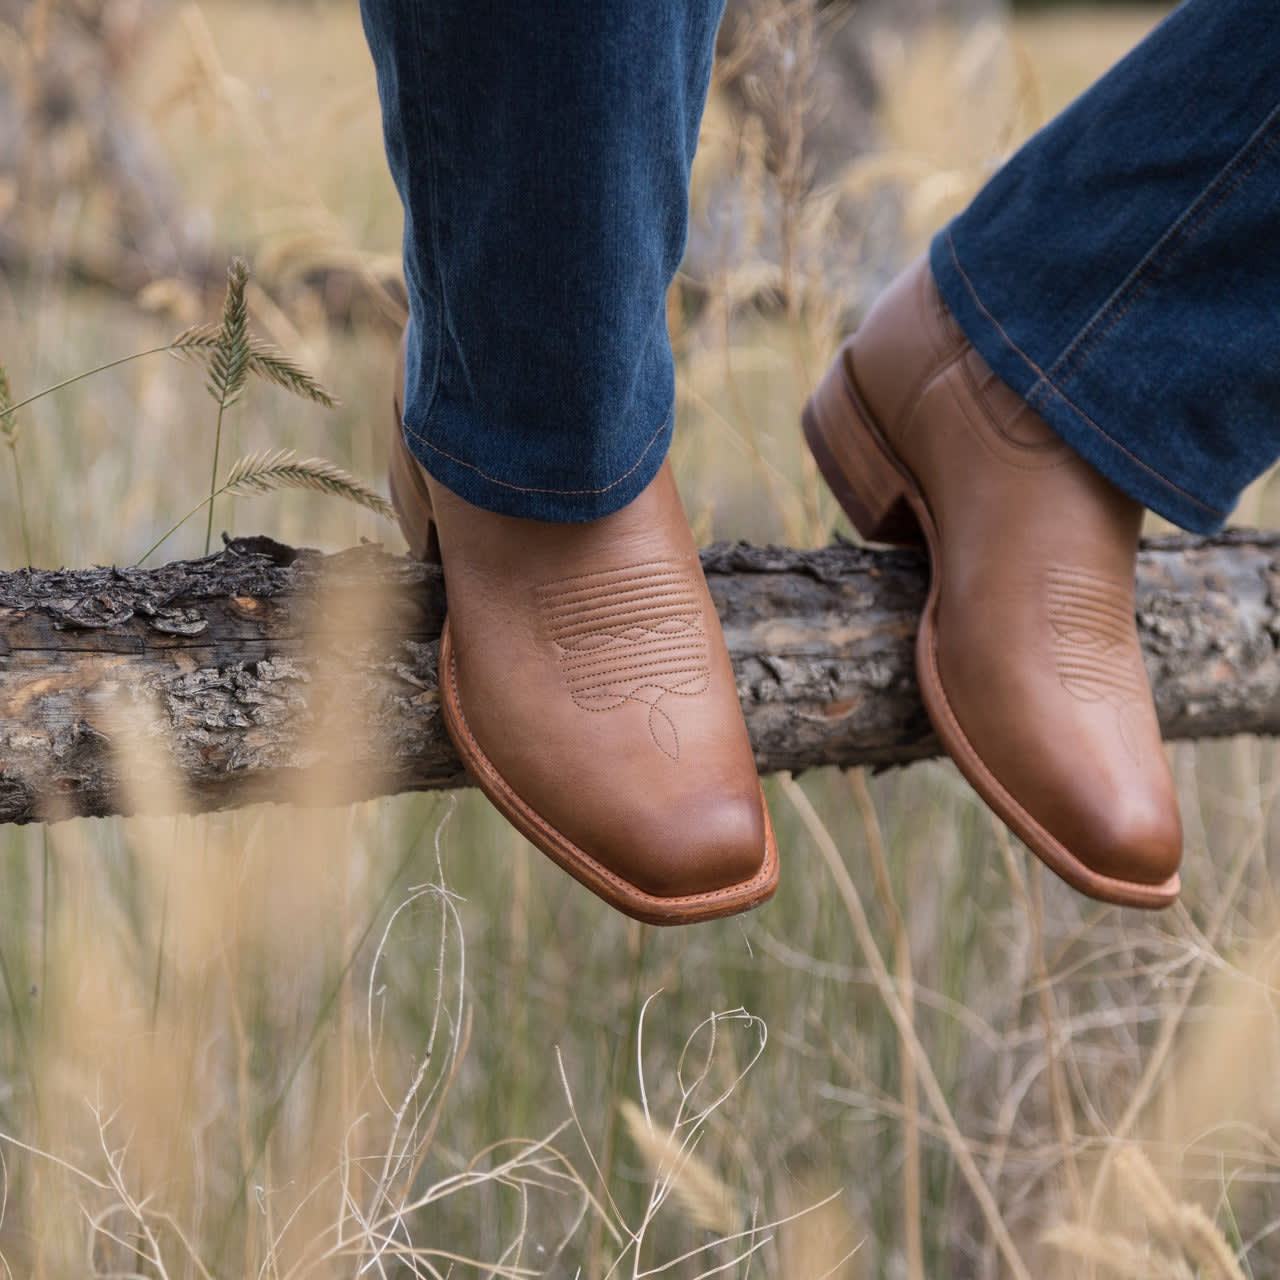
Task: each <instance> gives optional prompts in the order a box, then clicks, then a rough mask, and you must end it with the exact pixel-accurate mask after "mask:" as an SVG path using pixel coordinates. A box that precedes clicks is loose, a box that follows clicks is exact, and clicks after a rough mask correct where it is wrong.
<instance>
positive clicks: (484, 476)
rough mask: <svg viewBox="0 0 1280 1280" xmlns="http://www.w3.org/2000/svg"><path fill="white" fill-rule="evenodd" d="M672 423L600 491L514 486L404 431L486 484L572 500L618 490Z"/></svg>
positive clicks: (665, 423)
mask: <svg viewBox="0 0 1280 1280" xmlns="http://www.w3.org/2000/svg"><path fill="white" fill-rule="evenodd" d="M670 423H671V418H670V417H666V418H664V419H663V420H662V422H661V424H660V425H659V427H658V429H657V430H656V431H655V432H654V433H653V435H651V436H650V437H649V440H648V442H647V443H646V444H645V446H644V448H643V449H642V450H641V451H640V456H639V457H638V458H637V459H636V460H635V462H633V463H632V464H631V466H629V467H628V468H627V469H626V470H625V471H624V472H623V473H622V474H621V475H620V476H619V477H618V478H617V479H616V480H612V481H610V482H609V483H608V484H606V485H604V486H603V487H602V488H599V489H542V488H538V487H537V486H536V485H524V484H512V483H511V482H510V481H509V480H499V479H498V477H497V476H491V475H490V474H489V473H488V472H487V471H484V470H482V469H481V468H480V467H477V466H476V465H475V463H473V462H467V461H466V460H465V459H463V458H458V457H455V456H454V455H453V454H452V453H450V452H449V451H448V450H447V449H441V448H440V447H439V446H438V445H434V444H432V443H431V441H430V440H428V439H426V438H425V437H424V436H421V435H419V434H418V432H417V431H415V430H414V429H413V428H412V427H410V426H408V425H407V424H406V425H405V428H404V431H405V434H406V435H409V436H412V437H413V438H414V440H416V441H417V442H418V443H419V444H420V445H422V446H423V448H425V449H430V450H431V452H432V453H436V454H439V455H440V457H442V458H446V459H448V461H450V462H452V463H454V464H455V465H456V466H459V467H466V469H467V470H468V471H474V472H475V474H476V475H477V476H479V477H480V479H481V480H483V481H485V483H486V484H493V485H497V486H499V487H500V488H502V489H511V490H513V491H514V492H516V493H550V494H556V495H558V496H561V497H566V498H572V497H581V496H590V495H598V494H602V493H608V492H609V490H610V489H616V488H617V487H618V486H619V485H620V484H622V482H623V481H624V480H626V479H627V478H628V477H630V476H631V475H633V474H634V473H635V472H636V471H638V470H639V469H640V466H641V464H642V463H643V462H644V460H645V458H646V457H648V455H649V450H650V449H652V448H653V446H654V445H655V444H656V443H657V441H658V440H660V439H661V438H662V435H663V432H665V431H666V430H667V427H668V426H669V425H670Z"/></svg>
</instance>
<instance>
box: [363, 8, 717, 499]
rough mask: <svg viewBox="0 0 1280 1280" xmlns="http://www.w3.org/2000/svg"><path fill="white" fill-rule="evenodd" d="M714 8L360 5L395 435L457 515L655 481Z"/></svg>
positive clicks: (668, 424) (671, 378)
mask: <svg viewBox="0 0 1280 1280" xmlns="http://www.w3.org/2000/svg"><path fill="white" fill-rule="evenodd" d="M722 7H723V0H589V2H588V0H535V2H534V3H528V4H519V3H510V2H509V0H362V3H361V13H362V16H363V18H364V24H365V32H366V35H367V37H368V40H369V46H370V49H371V51H372V53H373V60H374V66H375V68H376V70H377V76H378V93H379V97H380V99H381V103H382V115H383V131H384V135H385V140H386V147H387V156H388V160H389V162H390V166H391V173H392V176H393V177H394V179H395V181H396V185H397V187H398V189H399V192H400V197H401V200H402V202H403V204H404V208H405V230H404V267H405V278H406V283H407V285H408V292H409V309H410V325H409V342H408V348H407V359H406V375H405V402H404V429H405V438H406V440H407V441H408V444H409V447H410V449H411V451H412V452H413V453H414V455H415V456H416V457H417V458H418V459H419V461H420V462H422V464H423V465H424V466H425V467H426V468H427V469H428V470H429V471H430V472H431V474H432V475H433V476H435V477H436V479H438V480H439V481H440V482H441V483H442V484H444V485H445V486H446V487H447V488H449V489H452V490H453V491H454V492H455V493H457V494H458V495H460V496H461V497H463V498H465V499H466V500H467V501H469V502H471V503H473V504H475V505H477V506H481V507H485V508H487V509H490V510H495V511H500V512H503V513H505V514H507V515H514V516H524V517H528V518H531V519H540V520H558V521H575V520H590V519H592V518H594V517H596V516H602V515H607V514H609V513H610V512H612V511H615V510H618V509H619V508H621V507H623V506H625V505H626V504H627V503H628V502H630V501H631V499H632V498H634V497H636V496H637V495H638V494H639V493H641V492H642V491H643V490H644V489H645V488H646V487H647V486H648V484H649V482H650V480H652V479H653V477H654V475H655V474H656V472H657V470H658V468H659V467H660V466H661V464H662V461H663V459H664V457H665V456H666V453H667V448H668V446H669V444H670V441H671V428H672V414H673V408H674V404H675V373H674V365H673V360H672V354H671V344H670V341H669V339H668V335H667V315H666V298H667V289H668V287H669V285H670V283H671V280H672V278H673V277H674V275H675V271H676V268H677V267H678V266H679V265H680V259H681V257H682V256H683V254H684V247H685V240H686V234H687V227H688V184H689V169H690V166H691V164H692V163H693V153H694V148H695V147H696V145H697V140H698V127H699V125H700V123H701V119H702V109H703V105H704V103H705V101H706V94H707V86H708V83H709V81H710V78H711V61H712V53H713V50H714V46H715V34H716V28H717V26H718V25H719V21H720V14H721V11H722Z"/></svg>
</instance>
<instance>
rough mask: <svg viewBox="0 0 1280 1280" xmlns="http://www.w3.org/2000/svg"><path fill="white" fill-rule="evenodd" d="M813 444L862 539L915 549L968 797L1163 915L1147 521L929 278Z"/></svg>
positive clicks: (1172, 874) (908, 287) (926, 636)
mask: <svg viewBox="0 0 1280 1280" xmlns="http://www.w3.org/2000/svg"><path fill="white" fill-rule="evenodd" d="M804 430H805V436H806V439H807V441H808V444H809V447H810V449H811V450H812V452H813V455H814V458H815V459H816V461H817V463H818V466H819V468H820V470H821V471H822V473H823V475H824V476H825V478H826V480H827V482H828V483H829V484H830V486H831V488H832V491H833V492H834V493H835V495H836V497H837V499H838V500H839V501H840V504H841V506H842V507H843V508H844V510H845V511H846V513H847V514H848V515H849V518H850V519H851V520H852V521H853V523H854V525H855V526H856V527H857V528H858V530H859V531H860V532H861V533H862V534H863V536H864V537H867V538H869V539H871V540H873V541H887V542H898V543H905V542H911V541H916V542H919V541H923V542H924V543H925V545H926V546H927V547H928V550H929V556H930V560H931V563H932V582H931V586H930V591H929V597H928V601H927V603H926V605H925V609H924V614H923V617H922V618H921V623H920V630H919V634H918V638H917V647H916V669H917V673H918V676H919V680H920V689H921V693H922V694H923V696H924V702H925V706H926V708H927V709H928V712H929V716H930V718H931V720H932V721H933V726H934V728H935V730H936V731H937V734H938V737H939V738H940V739H941V740H942V744H943V746H944V747H945V748H946V750H947V751H948V752H949V753H950V755H951V757H952V759H954V760H955V762H956V764H957V765H958V766H959V768H960V771H961V772H962V773H963V774H964V775H965V777H966V778H967V779H968V780H969V782H970V783H971V784H972V785H973V787H974V789H975V790H976V791H977V792H978V793H979V794H980V795H981V796H982V798H983V799H984V800H985V801H986V802H987V803H988V804H989V805H990V806H991V808H992V809H993V810H994V811H995V812H996V813H997V814H998V815H999V816H1000V817H1001V818H1002V819H1003V820H1004V821H1005V822H1006V823H1007V824H1008V825H1009V827H1010V828H1012V830H1013V831H1014V832H1016V833H1017V834H1018V835H1019V836H1020V837H1021V838H1022V839H1023V840H1024V841H1025V842H1026V843H1027V845H1028V846H1029V847H1030V848H1031V849H1032V851H1033V852H1034V853H1036V854H1037V855H1038V856H1039V857H1040V858H1041V859H1042V860H1043V861H1044V862H1045V863H1046V864H1047V865H1048V866H1049V867H1051V868H1052V869H1053V870H1054V871H1056V872H1057V873H1058V875H1060V876H1061V877H1062V878H1063V879H1064V880H1065V881H1067V883H1068V884H1070V885H1073V886H1074V887H1075V888H1077V889H1079V890H1080V891H1081V892H1082V893H1086V894H1089V895H1090V896H1091V897H1095V898H1100V899H1102V900H1104V901H1107V902H1115V903H1121V904H1124V905H1127V906H1137V907H1162V906H1166V905H1167V904H1169V903H1171V902H1173V901H1174V899H1175V898H1176V897H1177V895H1178V890H1179V880H1178V864H1179V861H1180V860H1181V856H1182V828H1181V823H1180V821H1179V817H1178V805H1177V799H1176V796H1175V794H1174V788H1173V780H1172V777H1171V775H1170V773H1169V767H1168V764H1167V762H1166V760H1165V756H1164V752H1163V749H1162V746H1161V741H1160V730H1159V725H1158V724H1157V721H1156V713H1155V707H1154V704H1153V702H1152V699H1151V689H1150V686H1149V684H1148V681H1147V675H1146V670H1145V668H1144V667H1143V663H1142V654H1141V651H1140V649H1139V646H1138V637H1137V630H1136V627H1135V624H1134V600H1133V584H1134V564H1135V556H1136V554H1137V547H1138V534H1139V528H1140V525H1141V521H1142V507H1141V506H1140V505H1139V504H1138V503H1137V502H1136V501H1134V500H1133V499H1132V498H1130V497H1128V496H1127V495H1125V494H1123V493H1121V492H1120V490H1118V489H1116V488H1115V487H1114V486H1113V485H1112V484H1111V483H1110V482H1109V481H1107V480H1106V479H1104V478H1103V476H1101V475H1100V474H1099V473H1098V472H1097V471H1095V470H1094V469H1093V468H1092V467H1090V466H1089V465H1088V464H1087V463H1086V462H1085V461H1084V460H1083V459H1082V458H1080V457H1079V455H1078V454H1076V453H1075V452H1074V451H1073V450H1072V449H1070V448H1069V447H1068V445H1066V444H1065V443H1064V442H1063V441H1062V440H1061V439H1060V438H1059V437H1058V436H1057V435H1055V434H1054V433H1053V431H1051V430H1050V428H1049V427H1048V426H1047V425H1046V424H1045V423H1044V421H1043V420H1042V419H1041V418H1040V417H1039V416H1038V415H1037V414H1035V413H1034V412H1033V411H1032V410H1031V409H1030V408H1029V407H1028V406H1027V404H1026V403H1025V402H1024V401H1023V400H1022V399H1021V398H1019V397H1018V396H1017V395H1016V394H1015V393H1014V392H1013V391H1011V390H1010V389H1009V388H1008V387H1007V386H1005V385H1004V383H1002V382H1000V381H999V380H998V379H997V378H996V376H995V375H994V374H993V373H992V372H991V370H990V368H989V367H988V366H987V364H986V363H985V361H983V359H982V358H981V356H979V355H978V353H977V352H976V351H975V350H974V349H973V347H972V346H971V345H970V343H969V342H968V341H967V339H966V338H965V336H964V334H963V333H962V332H961V330H960V328H959V326H958V325H957V324H956V323H955V320H954V319H953V318H952V316H951V313H950V312H949V311H948V310H947V308H946V305H945V304H944V303H943V301H942V298H941V296H940V295H939V293H938V290H937V288H936V286H935V285H934V282H933V277H932V275H931V274H930V272H929V268H928V264H927V262H926V261H925V260H924V259H921V260H919V261H918V262H916V263H915V264H914V265H913V266H912V267H910V268H908V270H907V271H906V272H904V273H903V275H902V276H900V277H899V278H898V280H897V281H896V282H895V283H894V284H893V285H892V286H891V287H890V288H889V290H888V291H887V292H886V293H885V294H884V296H883V297H882V298H881V299H880V300H879V301H878V302H877V303H876V305H875V306H874V307H873V308H872V310H871V312H870V314H869V315H868V316H867V319H866V321H865V322H864V324H863V325H862V327H861V328H860V329H859V331H858V333H857V334H856V335H855V336H854V337H852V338H851V339H849V340H848V341H847V342H846V343H845V345H844V347H843V348H842V350H841V352H840V354H839V356H838V358H837V359H836V361H835V363H834V364H833V366H832V367H831V369H830V370H829V371H828V373H827V375H826V377H825V378H824V380H823V382H822V384H821V385H820V386H819V388H818V390H817V391H816V392H815V393H814V395H813V397H812V399H811V400H810V402H809V404H808V405H807V406H806V408H805V411H804Z"/></svg>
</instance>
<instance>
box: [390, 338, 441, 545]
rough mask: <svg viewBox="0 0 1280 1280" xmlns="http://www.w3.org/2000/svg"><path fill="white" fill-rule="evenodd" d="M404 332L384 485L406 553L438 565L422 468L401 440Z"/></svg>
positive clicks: (436, 542) (399, 357)
mask: <svg viewBox="0 0 1280 1280" xmlns="http://www.w3.org/2000/svg"><path fill="white" fill-rule="evenodd" d="M407 335H408V329H406V330H405V332H404V333H403V334H401V336H400V354H399V356H398V357H397V359H396V382H395V393H394V395H393V396H392V399H391V407H392V409H393V411H394V413H395V418H394V420H393V422H392V424H391V425H392V436H391V461H390V462H389V463H388V464H387V484H388V487H389V488H390V490H391V505H392V506H393V507H394V508H395V512H396V520H397V521H398V522H399V524H400V532H401V533H402V534H404V540H405V541H406V542H407V543H408V544H409V554H410V555H411V556H412V557H413V558H414V559H415V560H421V561H423V562H424V563H426V564H439V563H440V538H439V535H438V534H437V533H436V522H435V517H434V516H433V515H432V512H431V492H430V490H428V488H427V482H426V480H425V479H424V478H423V474H422V467H421V466H419V464H418V460H417V458H415V457H414V456H413V454H411V453H410V452H409V446H408V445H407V444H405V442H404V430H403V428H402V427H401V425H400V424H401V421H402V420H403V418H404V413H403V411H402V409H401V405H400V396H401V390H400V389H401V387H403V386H404V348H405V339H406V337H407Z"/></svg>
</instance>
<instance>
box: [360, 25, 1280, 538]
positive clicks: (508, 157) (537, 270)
mask: <svg viewBox="0 0 1280 1280" xmlns="http://www.w3.org/2000/svg"><path fill="white" fill-rule="evenodd" d="M721 5H722V0H592V2H591V3H586V2H584V0H538V2H537V3H535V4H526V5H518V4H509V3H499V2H496V0H465V2H464V0H362V2H361V8H362V12H363V16H364V21H365V29H366V32H367V34H368V38H369V44H370V48H371V50H372V53H373V58H374V64H375V67H376V70H377V75H378V88H379V95H380V98H381V101H382V109H383V123H384V131H385V137H386V146H387V155H388V158H389V161H390V166H391V171H392V174H393V176H394V178H395V180H396V184H397V186H398V188H399V191H400V195H401V199H402V200H403V202H404V206H405V235H404V263H405V275H406V281H407V284H408V291H409V304H410V314H411V320H410V341H409V345H408V361H407V371H406V385H405V411H404V419H405V421H404V429H405V435H406V439H407V440H408V442H409V446H410V448H411V450H412V451H413V453H414V454H415V456H416V457H417V458H418V459H419V460H420V461H421V462H422V463H423V465H424V466H426V468H427V469H428V470H429V471H430V472H431V473H432V475H434V476H435V477H436V478H437V479H438V480H439V481H440V482H441V483H443V484H444V485H446V486H447V487H449V488H450V489H452V490H454V492H456V493H458V494H459V495H461V496H462V497H463V498H465V499H467V500H468V501H470V502H472V503H475V504H476V505H478V506H481V507H485V508H488V509H490V510H495V511H500V512H503V513H505V514H508V515H514V516H524V517H529V518H533V519H543V520H562V521H574V520H589V519H593V518H595V517H597V516H601V515H606V514H608V513H609V512H611V511H614V510H617V509H618V508H620V507H622V506H624V505H625V504H626V503H627V502H629V501H630V500H631V498H633V497H634V496H636V494H638V493H639V492H640V491H641V490H642V489H644V487H645V486H646V485H647V484H648V483H649V481H650V479H652V477H653V475H654V473H655V472H656V471H657V469H658V467H659V465H660V464H661V461H662V459H663V457H664V456H665V453H666V450H667V447H668V444H669V441H670V434H671V427H672V407H673V403H674V379H673V362H672V355H671V348H670V344H669V341H668V338H667V330H666V312H665V299H666V292H667V288H668V286H669V284H670V282H671V279H672V277H673V275H674V273H675V270H676V267H677V266H678V264H679V261H680V257H681V255H682V253H683V250H684V244H685V235H686V226H687V201H688V194H687V193H688V175H689V167H690V164H691V162H692V158H693V152H694V147H695V144H696V140H697V134H698V125H699V122H700V119H701V114H702V108H703V105H704V101H705V96H706V90H707V83H708V79H709V75H710V67H711V57H712V51H713V46H714V41H715V30H716V26H717V24H718V22H719V18H720V11H721ZM1278 197H1280V13H1278V12H1277V9H1276V5H1275V0H1187V2H1186V3H1185V4H1184V5H1183V6H1182V7H1181V8H1180V9H1178V10H1177V11H1175V13H1174V14H1172V15H1171V16H1170V17H1169V18H1168V19H1167V20H1166V21H1165V22H1164V23H1163V24H1162V25H1161V26H1160V27H1159V28H1158V29H1157V30H1156V31H1155V32H1154V33H1153V34H1152V35H1151V36H1150V37H1149V38H1148V39H1147V40H1146V41H1144V42H1143V44H1141V45H1140V46H1139V47H1138V48H1137V49H1136V50H1135V51H1134V52H1133V53H1132V54H1131V55H1130V56H1129V57H1128V58H1126V59H1125V60H1124V61H1123V62H1121V63H1120V64H1119V65H1118V66H1117V67H1116V68H1115V69H1114V70H1113V71H1112V72H1111V73H1109V74H1108V75H1107V76H1106V77H1104V78H1103V79H1102V80H1101V81H1100V82H1099V83H1098V84H1097V85H1096V86H1095V87H1094V88H1093V89H1091V90H1090V91H1089V92H1088V93H1086V94H1085V95H1084V96H1083V97H1082V98H1081V99H1080V100H1079V101H1078V102H1077V103H1075V104H1074V105H1073V106H1072V107H1070V108H1068V109H1067V111H1065V112H1064V113H1063V114H1062V115H1061V116H1059V117H1058V118H1057V119H1056V120H1055V121H1053V122H1052V123H1051V124H1050V125H1048V126H1047V127H1046V128H1045V129H1043V130H1041V131H1040V133H1038V134H1037V135H1036V136H1035V137H1034V138H1032V139H1031V140H1030V141H1029V142H1028V143H1027V144H1026V145H1025V146H1024V147H1023V148H1022V149H1021V150H1020V151H1019V152H1018V153H1017V155H1015V156H1014V157H1013V159H1012V160H1011V161H1010V162H1009V164H1008V165H1006V166H1005V167H1004V168H1003V169H1002V170H1001V171H1000V172H999V173H998V174H997V175H996V176H995V177H994V178H993V179H992V181H991V182H990V183H989V184H988V186H987V187H986V188H985V189H984V190H983V191H982V192H981V193H980V194H979V195H978V197H977V199H976V200H975V201H974V202H973V204H972V205H971V206H970V207H969V208H968V209H967V210H966V211H965V212H964V213H963V214H961V215H960V217H958V218H957V219H956V220H955V221H954V222H953V223H952V224H951V225H950V226H949V227H947V228H945V229H944V230H943V231H942V232H940V233H939V235H938V236H937V238H936V239H935V241H934V243H933V246H932V250H931V265H932V267H933V271H934V274H935V277H936V278H937V281H938V286H939V288H940V289H941V291H942V294H943V297H944V298H945V299H946V301H947V302H948V304H949V305H950V306H951V308H952V310H953V311H954V312H955V315H956V318H957V320H958V321H959V323H960V325H961V327H962V328H963V329H964V330H965V332H966V333H967V335H968V336H969V338H970V339H971V340H972V341H973V343H974V345H975V346H976V347H977V348H978V350H979V351H980V352H981V353H982V354H983V356H984V357H985V358H986V359H987V361H988V363H989V364H990V365H991V366H992V367H993V369H994V370H995V371H996V373H997V374H998V375H999V376H1000V377H1001V378H1002V379H1003V380H1004V381H1006V382H1007V383H1008V384H1009V385H1010V386H1012V387H1013V388H1014V389H1015V390H1016V391H1018V392H1019V393H1020V394H1022V395H1023V396H1025V397H1026V398H1027V399H1028V400H1030V401H1031V403H1032V404H1033V405H1034V406H1035V407H1036V409H1037V410H1038V411H1039V412H1040V413H1041V415H1042V416H1043V417H1044V418H1045V419H1046V420H1047V421H1048V422H1049V424H1050V425H1051V426H1052V427H1053V428H1054V429H1055V430H1056V431H1058V432H1059V433H1060V434H1061V435H1062V436H1063V437H1064V438H1065V439H1066V440H1067V441H1068V442H1069V443H1070V444H1071V445H1072V446H1073V447H1074V448H1075V449H1076V450H1077V451H1078V452H1080V453H1081V454H1082V455H1083V456H1084V457H1085V458H1087V459H1088V460H1089V461H1090V462H1091V463H1093V465H1094V466H1096V467H1097V468H1098V469H1099V470H1100V471H1102V472H1103V474H1105V475H1106V476H1108V477H1109V478H1110V479H1111V480H1112V481H1114V482H1115V483H1116V484H1117V485H1119V486H1120V487H1121V488H1122V489H1125V490H1126V491H1127V492H1129V493H1130V494H1132V495H1133V496H1134V497H1136V498H1138V499H1139V500H1140V501H1142V502H1143V503H1144V504H1146V505H1147V506H1149V507H1152V508H1154V509H1155V510H1157V511H1159V512H1160V513H1162V514H1163V515H1165V516H1167V517H1169V518H1170V519H1172V520H1174V521H1175V522H1177V523H1178V524H1181V525H1183V526H1185V527H1186V528H1189V529H1192V530H1196V531H1202V532H1209V531H1211V530H1213V529H1215V528H1217V527H1218V526H1219V525H1220V524H1221V522H1222V520H1223V519H1224V518H1225V517H1226V515H1227V514H1228V513H1229V511H1230V510H1231V507H1232V506H1233V505H1234V503H1235V501H1236V499H1237V497H1238V495H1239V492H1240V490H1241V488H1243V486H1244V485H1245V484H1246V483H1247V482H1248V481H1249V480H1250V479H1252V478H1253V477H1254V476H1256V475H1257V474H1258V473H1260V472H1261V471H1262V470H1264V469H1265V468H1266V467H1267V466H1268V465H1269V464H1270V463H1271V462H1272V461H1273V460H1274V459H1275V457H1276V456H1277V454H1278V453H1280V198H1278Z"/></svg>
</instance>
